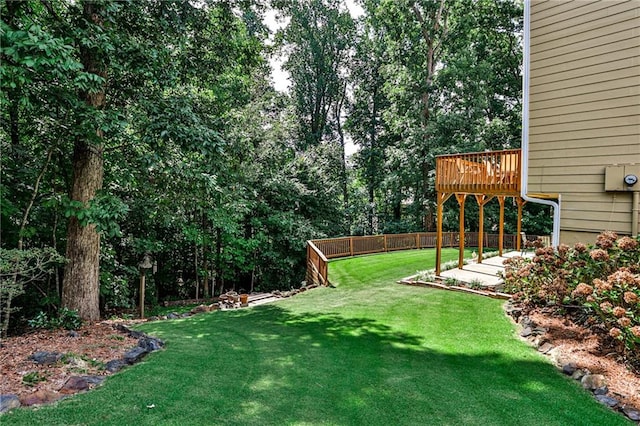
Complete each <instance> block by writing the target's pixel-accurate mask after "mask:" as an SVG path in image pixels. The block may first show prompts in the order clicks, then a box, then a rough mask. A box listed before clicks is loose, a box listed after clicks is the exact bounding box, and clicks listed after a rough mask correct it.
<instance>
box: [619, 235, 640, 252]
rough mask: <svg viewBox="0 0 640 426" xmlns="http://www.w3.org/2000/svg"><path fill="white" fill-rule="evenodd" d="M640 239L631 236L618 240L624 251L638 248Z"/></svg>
mask: <svg viewBox="0 0 640 426" xmlns="http://www.w3.org/2000/svg"><path fill="white" fill-rule="evenodd" d="M638 245H639V243H638V240H634V239H633V238H631V237H622V238H620V239H619V240H618V247H619V248H620V249H621V250H623V251H631V250H635V249H636V248H638Z"/></svg>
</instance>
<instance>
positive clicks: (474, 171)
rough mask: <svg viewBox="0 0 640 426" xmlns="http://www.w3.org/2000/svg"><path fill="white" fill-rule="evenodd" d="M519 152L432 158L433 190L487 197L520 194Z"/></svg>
mask: <svg viewBox="0 0 640 426" xmlns="http://www.w3.org/2000/svg"><path fill="white" fill-rule="evenodd" d="M521 165H522V153H521V150H519V149H509V150H504V151H490V152H472V153H466V154H452V155H440V156H438V157H436V191H438V192H441V193H469V194H487V195H518V194H520V174H521Z"/></svg>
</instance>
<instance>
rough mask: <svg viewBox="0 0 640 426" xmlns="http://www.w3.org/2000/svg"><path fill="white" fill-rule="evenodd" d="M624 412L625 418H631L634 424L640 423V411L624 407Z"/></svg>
mask: <svg viewBox="0 0 640 426" xmlns="http://www.w3.org/2000/svg"><path fill="white" fill-rule="evenodd" d="M622 412H623V413H624V415H625V416H627V417H629V418H630V419H631V420H633V421H634V422H638V421H640V411H638V410H637V409H636V408H635V407H630V406H624V407H622Z"/></svg>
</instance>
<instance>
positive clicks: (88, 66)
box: [62, 2, 107, 321]
mask: <svg viewBox="0 0 640 426" xmlns="http://www.w3.org/2000/svg"><path fill="white" fill-rule="evenodd" d="M82 14H83V17H84V19H85V20H86V21H87V22H92V23H93V24H95V25H102V16H101V6H100V5H98V4H93V3H89V2H86V3H84V5H83V11H82ZM80 54H81V57H82V64H83V65H84V69H85V70H86V71H87V72H90V73H93V74H96V75H99V76H100V77H103V78H105V81H106V76H107V72H106V69H105V67H104V65H103V64H102V62H101V61H100V60H99V58H98V53H97V52H96V51H94V50H91V49H88V48H81V52H80ZM79 96H80V98H81V99H83V100H84V101H85V102H86V104H87V105H89V106H90V107H91V108H93V109H96V110H98V109H102V108H104V106H105V88H104V87H102V90H97V91H92V92H85V93H80V94H79ZM103 136H104V135H103V133H102V130H100V129H99V127H98V125H97V124H96V133H95V135H87V136H86V137H85V138H84V139H81V138H79V139H78V140H76V142H75V145H74V149H73V184H72V188H71V196H70V198H71V200H73V201H80V202H81V203H82V204H83V205H84V206H88V204H89V202H90V201H91V200H92V199H93V198H94V197H95V195H96V192H97V191H98V190H99V189H100V188H101V187H102V177H103V170H104V160H103V157H102V154H103V144H102V138H103ZM66 257H67V264H66V267H65V269H64V279H63V281H62V306H64V307H66V308H68V309H73V310H77V311H78V314H79V315H80V317H81V318H82V319H84V320H88V321H96V320H98V319H100V297H99V295H100V234H98V232H97V231H96V227H95V225H93V224H88V225H87V226H83V225H82V224H81V223H80V221H79V220H78V218H77V217H75V216H71V218H70V219H69V226H68V228H67V250H66Z"/></svg>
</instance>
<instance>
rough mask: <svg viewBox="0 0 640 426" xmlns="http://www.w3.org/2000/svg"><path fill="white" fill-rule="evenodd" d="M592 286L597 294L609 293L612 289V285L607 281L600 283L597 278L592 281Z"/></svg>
mask: <svg viewBox="0 0 640 426" xmlns="http://www.w3.org/2000/svg"><path fill="white" fill-rule="evenodd" d="M593 285H594V286H595V287H596V290H598V291H599V292H603V291H610V290H611V289H612V288H613V285H612V284H611V283H609V282H607V281H602V280H601V279H599V278H596V279H595V280H593Z"/></svg>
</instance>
